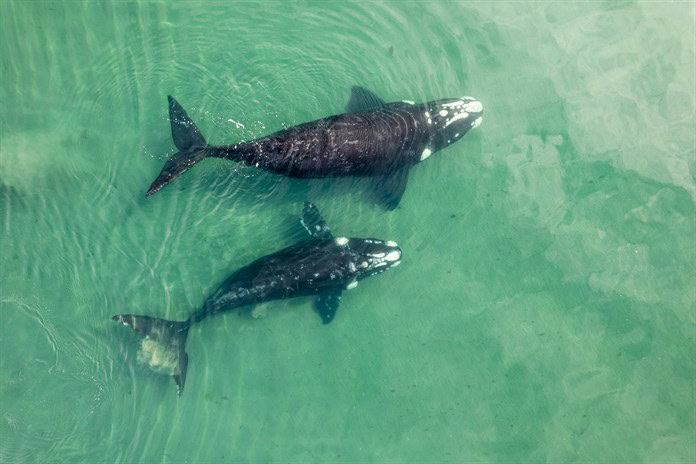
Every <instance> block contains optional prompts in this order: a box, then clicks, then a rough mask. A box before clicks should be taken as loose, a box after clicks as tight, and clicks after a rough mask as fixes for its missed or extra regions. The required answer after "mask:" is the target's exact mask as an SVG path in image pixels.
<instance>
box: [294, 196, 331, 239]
mask: <svg viewBox="0 0 696 464" xmlns="http://www.w3.org/2000/svg"><path fill="white" fill-rule="evenodd" d="M300 223H302V225H303V226H304V228H305V229H307V233H308V234H309V235H310V236H312V237H313V238H316V239H328V238H332V237H333V235H332V234H331V230H330V229H329V226H328V225H327V224H326V221H325V220H324V218H323V217H321V214H320V213H319V209H318V208H317V207H316V206H315V205H314V203H311V202H309V201H305V202H304V208H303V210H302V218H300Z"/></svg>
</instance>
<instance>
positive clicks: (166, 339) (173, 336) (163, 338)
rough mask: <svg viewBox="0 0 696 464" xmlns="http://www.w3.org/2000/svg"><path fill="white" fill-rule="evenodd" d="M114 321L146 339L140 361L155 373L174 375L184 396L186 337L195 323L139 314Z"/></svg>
mask: <svg viewBox="0 0 696 464" xmlns="http://www.w3.org/2000/svg"><path fill="white" fill-rule="evenodd" d="M112 319H113V320H114V321H116V322H120V323H121V324H123V325H125V326H128V327H130V328H131V329H133V330H135V331H136V332H138V333H139V334H141V335H143V339H142V340H141V343H140V350H139V351H138V357H137V359H138V361H139V362H141V363H143V364H147V365H148V366H149V367H150V368H151V369H152V370H154V371H155V372H158V373H162V374H167V375H171V376H172V377H173V378H174V382H176V389H177V394H178V395H179V396H181V393H182V392H183V391H184V383H185V382H186V368H187V366H188V355H187V354H186V337H187V336H188V331H189V328H190V327H191V323H190V322H189V321H183V322H180V321H168V320H166V319H157V318H155V317H149V316H137V315H135V314H118V315H116V316H114V317H112Z"/></svg>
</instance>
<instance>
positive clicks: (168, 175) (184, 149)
mask: <svg viewBox="0 0 696 464" xmlns="http://www.w3.org/2000/svg"><path fill="white" fill-rule="evenodd" d="M167 99H168V100H169V122H170V124H171V126H172V140H173V141H174V145H175V146H176V148H178V149H179V151H178V152H177V153H176V154H175V155H173V156H172V157H171V158H169V159H168V160H167V162H166V163H164V167H163V168H162V171H161V172H160V174H159V176H157V179H155V181H154V182H153V183H152V185H151V186H150V188H149V189H148V191H147V193H146V194H145V195H146V196H150V195H153V194H155V193H157V192H159V191H160V190H162V188H163V187H164V186H165V185H167V184H168V183H169V182H171V181H172V180H174V178H175V177H177V176H178V175H179V174H182V173H184V172H186V171H188V170H189V169H191V168H192V167H193V165H194V164H196V163H197V162H199V161H200V160H202V159H204V158H205V157H206V156H207V155H208V152H207V150H206V148H207V147H208V143H207V142H206V141H205V139H204V138H203V135H201V131H200V130H198V127H197V126H196V123H195V122H193V119H191V117H190V116H189V115H188V113H187V112H186V110H185V109H184V108H183V107H182V106H181V105H180V104H179V102H178V101H176V99H175V98H174V97H172V96H171V95H168V96H167Z"/></svg>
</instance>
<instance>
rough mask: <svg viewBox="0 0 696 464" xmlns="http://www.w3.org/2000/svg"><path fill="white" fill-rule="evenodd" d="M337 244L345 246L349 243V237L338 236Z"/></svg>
mask: <svg viewBox="0 0 696 464" xmlns="http://www.w3.org/2000/svg"><path fill="white" fill-rule="evenodd" d="M335 242H336V245H340V246H344V245H346V244H347V243H348V239H347V238H345V237H336V240H335Z"/></svg>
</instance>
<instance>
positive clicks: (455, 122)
mask: <svg viewBox="0 0 696 464" xmlns="http://www.w3.org/2000/svg"><path fill="white" fill-rule="evenodd" d="M426 107H427V110H426V112H425V113H424V117H425V120H426V122H427V124H428V125H429V126H430V133H431V136H430V142H429V144H428V147H427V148H426V149H425V151H424V152H423V154H422V155H421V160H423V159H425V158H427V157H428V156H430V154H431V153H433V152H436V151H438V150H441V149H443V148H445V147H446V146H448V145H451V144H453V143H454V142H456V141H457V140H459V139H460V138H462V137H464V134H466V133H467V132H469V131H470V130H471V129H474V128H475V127H478V126H479V125H480V124H481V121H483V104H481V102H480V101H478V100H476V99H475V98H472V97H461V98H447V99H444V100H435V101H431V102H428V103H427V104H426Z"/></svg>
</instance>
